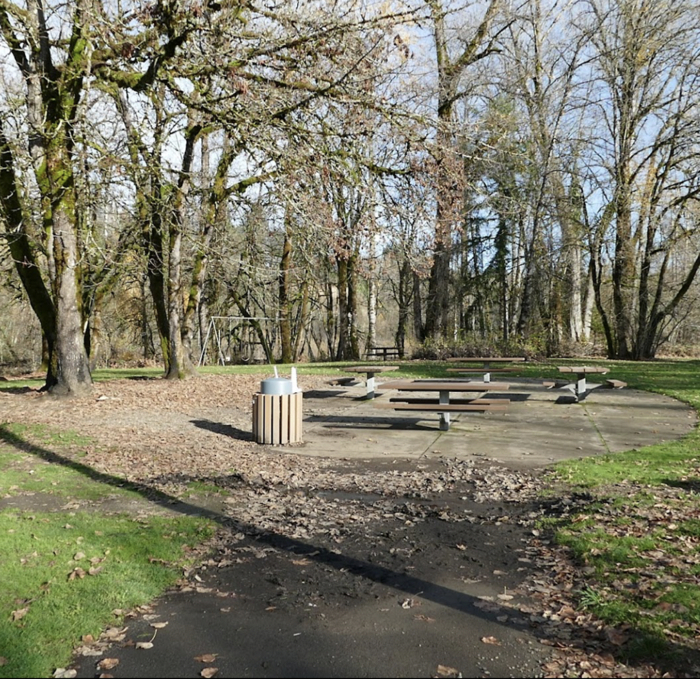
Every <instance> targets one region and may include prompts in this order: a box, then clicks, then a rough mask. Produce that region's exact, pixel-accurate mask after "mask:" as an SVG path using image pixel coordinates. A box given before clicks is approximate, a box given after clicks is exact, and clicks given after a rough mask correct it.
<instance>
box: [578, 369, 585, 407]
mask: <svg viewBox="0 0 700 679" xmlns="http://www.w3.org/2000/svg"><path fill="white" fill-rule="evenodd" d="M585 394H586V375H585V373H584V374H583V375H579V376H578V381H577V382H576V398H577V399H578V400H579V401H580V400H581V398H582V397H583V396H584V395H585Z"/></svg>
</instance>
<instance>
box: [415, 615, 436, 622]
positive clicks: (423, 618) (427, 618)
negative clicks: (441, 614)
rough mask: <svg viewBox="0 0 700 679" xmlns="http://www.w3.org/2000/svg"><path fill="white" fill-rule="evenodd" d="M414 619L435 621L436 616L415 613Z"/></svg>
mask: <svg viewBox="0 0 700 679" xmlns="http://www.w3.org/2000/svg"><path fill="white" fill-rule="evenodd" d="M413 619H414V620H422V621H423V622H435V618H430V617H428V616H427V615H414V616H413Z"/></svg>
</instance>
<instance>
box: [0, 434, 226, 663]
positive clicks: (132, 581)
mask: <svg viewBox="0 0 700 679" xmlns="http://www.w3.org/2000/svg"><path fill="white" fill-rule="evenodd" d="M86 445H93V444H92V441H91V440H90V439H89V438H86V437H82V436H79V435H77V434H75V433H74V432H70V431H58V430H55V429H51V428H49V427H43V426H37V425H31V426H30V425H13V424H4V425H2V426H0V499H3V498H4V499H5V500H6V501H7V502H11V501H13V500H25V501H26V503H28V504H32V503H34V502H36V506H38V507H41V506H42V504H45V503H46V500H47V499H49V498H51V497H55V498H56V499H57V502H56V505H57V509H60V506H61V505H63V504H64V503H67V502H68V501H71V500H81V501H87V502H88V504H87V508H88V509H89V507H90V502H98V503H99V501H100V500H103V499H106V498H111V499H115V498H116V499H120V498H121V499H124V500H133V499H136V498H140V499H141V500H142V501H143V505H144V507H145V508H147V507H148V504H147V499H146V498H144V496H143V494H142V493H138V492H136V490H134V489H132V488H130V487H129V485H128V484H127V483H125V482H122V481H121V480H120V479H117V478H111V477H108V476H105V475H101V474H99V473H96V472H94V470H91V469H90V468H88V467H85V466H84V465H83V464H82V463H81V462H80V459H81V456H82V454H83V452H84V447H85V446H86ZM81 449H82V451H83V452H81ZM37 495H38V496H39V497H37ZM22 496H24V497H22ZM32 507H33V508H32V509H31V510H24V511H20V510H18V509H14V508H5V509H2V510H1V511H0V582H1V583H2V586H1V587H0V656H2V657H3V659H4V660H3V661H2V662H0V677H48V676H51V674H52V673H53V671H54V669H55V668H57V667H62V666H66V665H67V664H69V663H70V661H71V655H72V651H73V648H74V647H75V646H76V645H78V644H79V643H80V639H81V638H82V637H83V636H84V635H88V634H89V635H92V636H93V637H95V638H97V637H98V636H99V634H100V631H101V630H102V629H104V628H105V627H106V626H108V625H113V624H118V622H119V617H118V616H115V614H114V613H113V611H115V610H123V611H124V612H126V611H127V610H128V609H130V608H133V607H135V606H137V605H143V604H146V603H148V602H150V601H152V600H153V599H154V598H155V597H157V596H158V595H160V594H161V593H162V592H163V591H164V590H165V589H167V588H168V587H169V586H171V585H172V584H174V583H175V582H176V580H177V579H178V577H179V575H180V573H181V567H182V566H183V565H185V564H186V563H188V560H189V559H190V558H191V557H190V556H188V552H187V551H186V550H185V546H194V545H197V544H201V543H202V542H203V541H205V540H206V539H207V538H208V537H209V536H210V535H211V534H212V532H213V527H212V524H211V522H209V521H206V520H204V519H201V518H195V517H184V516H178V515H173V516H172V517H164V516H153V517H150V518H148V519H141V518H140V519H138V520H137V519H134V518H133V517H131V516H127V515H122V514H105V513H103V512H100V511H99V504H97V505H95V507H96V510H95V511H89V510H86V511H80V512H76V511H69V510H66V511H53V512H50V511H38V510H37V508H36V507H35V506H34V505H33V504H32ZM91 568H93V569H98V570H96V571H93V574H90V569H91ZM76 569H82V570H76Z"/></svg>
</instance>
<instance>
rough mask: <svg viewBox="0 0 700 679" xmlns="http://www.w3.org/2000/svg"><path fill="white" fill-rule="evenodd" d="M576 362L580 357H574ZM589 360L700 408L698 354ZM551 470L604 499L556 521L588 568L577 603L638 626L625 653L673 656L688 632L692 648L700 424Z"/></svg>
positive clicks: (697, 604) (699, 552)
mask: <svg viewBox="0 0 700 679" xmlns="http://www.w3.org/2000/svg"><path fill="white" fill-rule="evenodd" d="M575 362H578V363H581V361H571V362H569V363H575ZM585 362H586V363H592V364H602V365H609V367H610V375H609V376H610V377H614V378H616V379H621V380H624V381H625V382H627V383H628V385H629V387H630V388H637V389H644V390H648V391H654V392H657V393H661V394H665V395H667V396H672V397H674V398H677V399H680V400H682V401H684V402H686V403H688V404H689V405H691V406H693V407H694V408H695V409H696V410H697V409H698V408H699V407H700V361H697V360H659V361H651V362H643V363H636V362H623V361H617V362H606V361H585ZM662 424H663V423H660V425H662ZM555 469H556V475H557V478H558V480H559V482H564V483H565V484H566V486H567V487H569V488H570V489H573V490H578V491H581V490H583V491H585V492H588V493H591V494H593V495H594V496H595V497H596V498H597V499H598V500H599V502H598V503H592V504H591V506H589V507H587V508H586V511H585V513H584V512H581V513H579V514H576V515H572V516H570V517H568V518H567V519H566V520H564V521H552V522H550V526H552V527H553V532H554V536H555V539H556V541H557V542H558V543H559V544H561V545H563V546H566V547H568V548H569V549H570V550H571V553H572V555H573V557H574V559H575V562H576V563H579V564H581V565H582V566H588V567H589V568H588V570H587V571H586V573H587V574H586V576H585V582H586V588H584V589H582V590H581V592H580V595H579V602H580V604H581V605H582V606H583V607H585V608H587V609H588V610H590V611H592V612H594V613H595V614H596V615H597V616H599V617H600V618H601V619H602V620H603V621H605V622H606V623H608V624H610V625H630V626H631V627H632V628H633V629H634V630H635V633H634V635H632V639H631V640H630V642H629V643H628V644H627V645H626V646H625V648H624V649H622V650H621V652H622V653H623V654H624V653H626V654H627V655H628V657H629V658H630V659H631V660H649V659H651V658H654V659H659V658H666V659H667V658H669V657H672V655H673V653H676V654H677V653H678V652H679V649H682V645H681V646H679V639H683V638H685V639H686V640H687V643H688V644H689V645H691V646H692V645H694V643H695V641H694V640H695V639H697V638H698V633H699V632H700V580H699V577H698V576H699V575H700V496H699V495H698V492H699V491H700V435H699V433H698V430H697V428H696V429H695V430H693V431H692V432H691V433H690V434H688V435H687V436H685V437H684V438H683V439H681V440H678V441H669V442H665V443H661V444H657V445H653V446H646V447H643V448H640V449H638V450H630V451H626V452H623V453H616V454H612V455H603V456H599V457H595V458H584V459H580V460H572V461H567V462H562V463H560V464H558V465H557V466H556V468H555ZM671 636H672V637H673V639H672V638H671ZM672 663H673V661H671V666H672Z"/></svg>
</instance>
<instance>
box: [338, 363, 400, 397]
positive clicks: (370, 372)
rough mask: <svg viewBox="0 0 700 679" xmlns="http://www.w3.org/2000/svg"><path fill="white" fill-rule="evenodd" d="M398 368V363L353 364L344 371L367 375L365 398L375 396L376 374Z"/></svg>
mask: <svg viewBox="0 0 700 679" xmlns="http://www.w3.org/2000/svg"><path fill="white" fill-rule="evenodd" d="M398 369H399V366H398V365H352V366H350V367H348V368H343V371H344V372H349V373H365V374H366V375H367V391H366V393H365V398H374V390H375V388H376V384H375V376H376V374H377V373H383V372H389V371H391V370H398Z"/></svg>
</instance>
